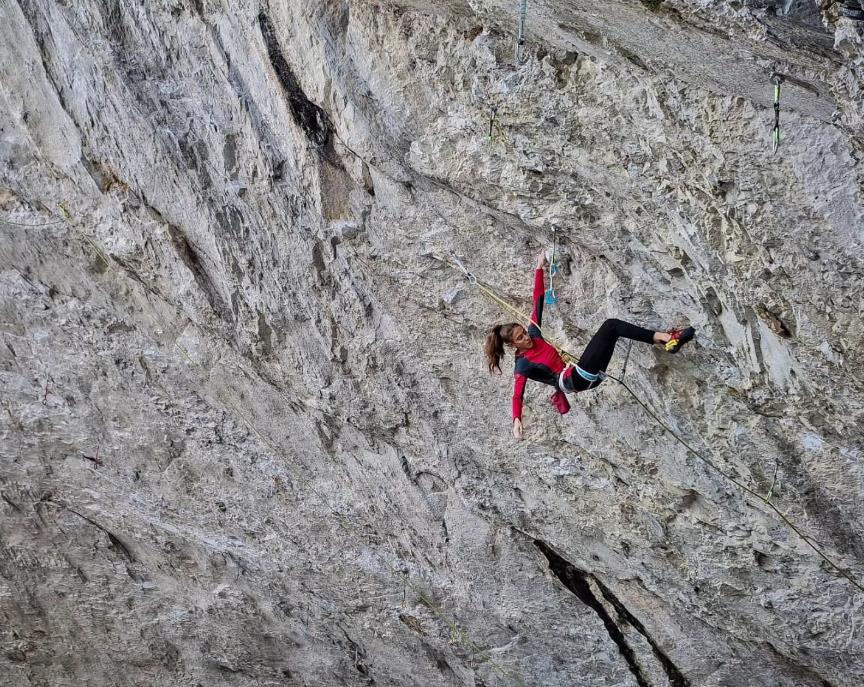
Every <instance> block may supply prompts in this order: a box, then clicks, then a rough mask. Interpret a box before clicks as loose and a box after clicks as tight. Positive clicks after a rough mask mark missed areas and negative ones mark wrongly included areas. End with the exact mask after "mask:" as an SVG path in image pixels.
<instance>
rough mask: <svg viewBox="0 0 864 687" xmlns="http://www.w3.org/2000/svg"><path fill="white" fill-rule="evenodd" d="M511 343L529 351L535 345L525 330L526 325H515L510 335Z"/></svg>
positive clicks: (519, 348)
mask: <svg viewBox="0 0 864 687" xmlns="http://www.w3.org/2000/svg"><path fill="white" fill-rule="evenodd" d="M510 343H511V344H513V347H514V348H516V349H517V350H520V351H527V350H528V349H529V348H531V347H532V346H533V345H534V342H533V341H532V340H531V337H530V336H528V332H526V331H525V327H521V326H520V327H514V328H513V333H512V334H511V336H510Z"/></svg>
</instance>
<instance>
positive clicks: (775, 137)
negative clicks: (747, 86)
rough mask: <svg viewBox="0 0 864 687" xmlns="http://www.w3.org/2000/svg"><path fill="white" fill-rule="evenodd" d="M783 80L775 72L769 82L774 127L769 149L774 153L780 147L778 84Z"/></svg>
mask: <svg viewBox="0 0 864 687" xmlns="http://www.w3.org/2000/svg"><path fill="white" fill-rule="evenodd" d="M783 80H784V79H783V77H782V76H781V75H780V74H778V73H777V72H774V73H773V74H772V75H771V82H772V83H773V84H774V128H773V129H772V130H771V149H772V151H773V152H775V153H776V152H777V149H778V148H779V147H780V84H781V83H783Z"/></svg>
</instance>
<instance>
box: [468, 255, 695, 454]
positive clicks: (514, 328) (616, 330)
mask: <svg viewBox="0 0 864 687" xmlns="http://www.w3.org/2000/svg"><path fill="white" fill-rule="evenodd" d="M547 265H548V262H547V259H546V253H545V252H541V253H540V254H539V255H538V256H537V269H536V270H535V272H534V309H533V311H532V313H531V325H530V326H529V327H528V329H527V330H526V329H525V328H524V327H523V326H522V325H520V324H517V323H515V322H511V323H510V324H499V325H498V326H496V327H493V328H492V330H491V331H490V332H489V334H488V336H487V337H486V344H485V346H484V351H485V353H486V363H487V365H488V367H489V372H490V373H493V372H495V370H497V371H498V372H499V373H500V372H501V367H500V362H501V358H502V357H503V356H504V344H505V343H506V344H509V345H510V346H511V347H512V348H513V349H515V350H514V354H515V356H516V370H515V377H516V380H515V384H514V387H513V436H514V437H515V438H516V439H521V438H522V397H523V396H524V394H525V382H526V381H527V380H529V379H533V380H535V381H538V382H542V383H544V384H549V385H550V386H553V387H555V393H553V394H552V396H551V397H550V399H549V400H550V401H551V402H552V405H554V406H555V408H556V409H557V410H558V412H559V413H561V414H562V415H563V414H564V413H566V412H567V411H569V410H570V404H569V403H568V402H567V396H566V394H572V393H577V392H579V391H585V390H587V389H591V388H592V387H596V386H597V385H598V384H600V383H601V382H602V381H603V376H602V374H601V373H602V372H604V371H605V370H606V366H607V365H609V361H610V360H611V359H612V353H613V352H614V351H615V342H616V341H617V340H618V338H619V337H623V338H625V339H633V340H634V341H642V342H644V343H648V344H663V345H664V348H665V349H666V350H667V351H669V352H670V353H677V352H678V351H680V350H681V348H682V347H683V346H684V344H686V343H687V342H688V341H690V340H691V339H692V338H693V336H694V334H695V333H696V331H695V330H694V329H693V327H687V328H686V329H673V330H671V331H668V332H652V331H651V330H650V329H643V328H642V327H637V326H636V325H634V324H630V323H629V322H623V321H621V320H614V319H612V320H606V321H605V322H604V323H603V324H602V325H601V326H600V329H599V330H597V333H596V334H595V335H594V337H593V338H592V339H591V341H590V342H589V343H588V346H587V347H586V348H585V351H584V353H582V357H581V358H579V362H578V363H577V364H576V365H572V364H565V363H564V361H563V360H562V358H561V355H560V354H559V353H558V351H557V350H556V349H555V348H554V347H553V346H551V345H550V344H549V343H548V342H547V341H545V340H544V339H543V334H542V332H541V331H540V327H541V324H542V319H543V297H544V293H545V284H544V280H543V269H544V268H545V267H546V266H547Z"/></svg>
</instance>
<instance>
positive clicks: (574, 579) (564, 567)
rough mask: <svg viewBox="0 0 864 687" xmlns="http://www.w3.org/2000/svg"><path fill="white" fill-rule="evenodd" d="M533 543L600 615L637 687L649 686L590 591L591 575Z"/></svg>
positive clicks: (545, 546) (563, 580)
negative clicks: (589, 580) (589, 579)
mask: <svg viewBox="0 0 864 687" xmlns="http://www.w3.org/2000/svg"><path fill="white" fill-rule="evenodd" d="M534 545H535V546H536V547H537V548H538V549H540V552H541V553H542V554H543V555H544V556H546V559H547V560H548V561H549V569H550V570H551V571H552V573H553V574H554V575H555V577H557V578H558V579H559V580H561V583H562V584H563V585H564V586H565V587H567V589H569V590H570V591H571V592H573V594H574V595H575V596H576V597H577V598H578V599H579V600H580V601H581V602H582V603H584V604H585V605H586V606H588V607H589V608H591V609H592V610H593V611H594V612H595V613H596V614H597V615H598V616H599V617H600V620H602V621H603V625H605V626H606V631H607V632H608V633H609V637H610V638H611V639H612V641H613V642H615V644H616V645H617V646H618V651H620V652H621V655H622V656H623V657H624V660H625V661H626V662H627V666H628V667H629V668H630V672H631V673H633V677H635V678H636V683H637V684H638V685H639V687H651V683H650V682H648V679H647V678H646V677H645V674H644V673H643V672H642V667H641V666H640V665H639V662H638V661H637V660H636V654H635V652H634V651H633V649H632V648H631V647H630V645H629V644H628V643H627V639H626V638H625V637H624V635H623V633H622V632H621V630H620V628H619V627H618V625H617V624H616V623H615V621H614V620H613V619H612V617H611V616H610V615H609V613H608V612H607V611H606V609H605V608H604V607H603V604H602V603H600V601H599V600H598V599H597V597H596V596H594V592H592V591H591V586H590V585H589V584H588V578H589V577H592V576H591V575H590V574H589V573H586V572H585V571H584V570H580V569H579V568H577V567H576V566H574V565H572V564H571V563H569V562H568V561H566V560H564V559H563V558H561V556H559V555H558V554H557V553H555V552H554V551H553V550H552V549H551V548H549V546H548V545H547V544H546V543H545V542H543V541H540V540H539V539H535V540H534Z"/></svg>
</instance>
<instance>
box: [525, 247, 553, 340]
mask: <svg viewBox="0 0 864 687" xmlns="http://www.w3.org/2000/svg"><path fill="white" fill-rule="evenodd" d="M547 264H549V263H548V262H547V261H546V252H545V251H541V252H540V253H539V254H538V255H537V268H536V269H535V270H534V295H533V297H532V300H533V302H534V308H533V310H532V311H531V326H529V327H528V336H530V337H531V338H534V339H536V338H543V335H542V334H541V333H540V327H542V326H543V301H544V298H545V296H546V282H545V278H544V272H543V270H544V269H545V267H546V265H547Z"/></svg>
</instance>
